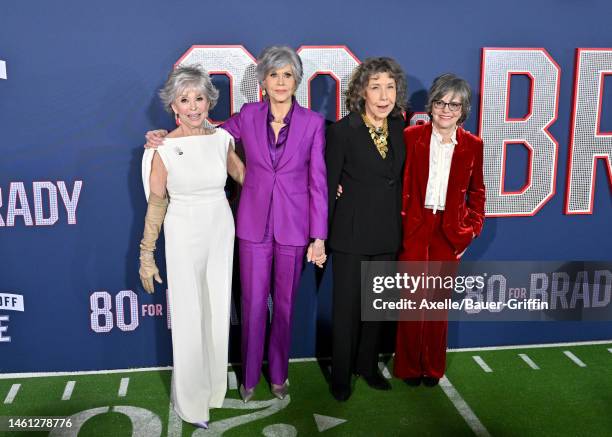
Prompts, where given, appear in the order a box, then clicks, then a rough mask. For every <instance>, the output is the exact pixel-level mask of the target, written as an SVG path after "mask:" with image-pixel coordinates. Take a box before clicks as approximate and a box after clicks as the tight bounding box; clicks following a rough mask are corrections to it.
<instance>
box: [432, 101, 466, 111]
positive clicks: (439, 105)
mask: <svg viewBox="0 0 612 437" xmlns="http://www.w3.org/2000/svg"><path fill="white" fill-rule="evenodd" d="M432 106H433V107H434V108H436V109H439V110H442V111H443V110H444V108H448V110H449V111H450V112H458V111H461V108H463V103H457V102H445V101H444V100H442V99H439V100H434V101H433V102H432ZM453 106H457V108H456V109H453Z"/></svg>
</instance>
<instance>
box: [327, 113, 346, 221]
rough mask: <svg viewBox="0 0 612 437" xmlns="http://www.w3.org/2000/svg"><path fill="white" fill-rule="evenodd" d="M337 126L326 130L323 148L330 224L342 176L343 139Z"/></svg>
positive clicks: (334, 125) (333, 125)
mask: <svg viewBox="0 0 612 437" xmlns="http://www.w3.org/2000/svg"><path fill="white" fill-rule="evenodd" d="M338 127H339V126H338V124H332V125H331V126H329V127H328V128H327V133H326V138H325V142H326V146H325V164H326V166H327V197H328V199H329V206H328V212H327V213H328V218H329V224H330V229H331V222H332V219H333V217H334V208H335V206H336V191H337V187H338V184H339V183H340V177H341V176H342V168H343V166H344V139H343V138H342V135H341V134H340V132H338Z"/></svg>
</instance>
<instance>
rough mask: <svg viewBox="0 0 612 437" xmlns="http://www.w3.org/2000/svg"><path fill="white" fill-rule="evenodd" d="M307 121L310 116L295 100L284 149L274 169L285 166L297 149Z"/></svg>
mask: <svg viewBox="0 0 612 437" xmlns="http://www.w3.org/2000/svg"><path fill="white" fill-rule="evenodd" d="M309 123H310V117H309V113H308V110H306V109H304V108H302V107H301V106H300V105H299V104H298V102H297V101H296V102H295V106H294V108H293V114H292V115H291V123H290V125H289V134H288V135H287V142H286V143H285V150H284V151H283V154H282V155H281V157H280V159H279V161H278V163H277V164H276V170H280V169H281V168H282V167H283V166H285V164H287V162H289V160H290V159H291V157H292V156H293V155H294V154H295V153H296V152H297V151H298V150H299V148H300V147H299V146H300V144H301V143H302V139H303V138H304V133H305V131H306V127H307V126H308V124H309ZM268 155H269V154H268Z"/></svg>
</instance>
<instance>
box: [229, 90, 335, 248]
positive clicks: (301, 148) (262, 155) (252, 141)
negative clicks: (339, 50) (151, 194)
mask: <svg viewBox="0 0 612 437" xmlns="http://www.w3.org/2000/svg"><path fill="white" fill-rule="evenodd" d="M267 116H268V103H267V102H257V103H247V104H245V105H244V106H243V107H242V108H241V109H240V112H239V113H238V114H236V115H234V116H233V117H231V118H230V119H229V120H227V121H226V122H225V123H223V125H222V126H221V127H222V128H223V129H225V130H227V131H228V132H229V133H230V134H231V135H232V136H233V137H234V139H235V140H236V141H237V142H242V145H243V147H244V151H245V154H246V168H247V170H246V176H245V179H244V186H243V189H242V193H241V195H240V204H239V205H238V218H237V219H236V222H237V225H236V235H237V236H238V238H241V239H243V240H247V241H252V242H260V241H262V240H263V238H264V232H265V230H266V219H267V218H268V212H270V214H273V218H274V239H275V241H277V242H278V243H280V244H285V245H290V246H305V245H307V244H308V243H309V242H310V239H311V238H320V239H322V240H325V239H327V171H326V168H325V120H324V118H323V117H322V116H321V115H320V114H318V113H316V112H314V111H311V110H309V109H305V108H303V107H301V106H300V105H298V104H297V102H296V105H295V108H294V110H293V115H292V118H291V124H290V126H289V135H288V137H287V143H286V144H285V150H284V152H283V154H282V156H281V157H280V158H279V161H278V163H277V164H276V168H274V167H273V166H272V159H271V158H270V151H269V149H268V133H267V132H268V131H267V125H266V123H267Z"/></svg>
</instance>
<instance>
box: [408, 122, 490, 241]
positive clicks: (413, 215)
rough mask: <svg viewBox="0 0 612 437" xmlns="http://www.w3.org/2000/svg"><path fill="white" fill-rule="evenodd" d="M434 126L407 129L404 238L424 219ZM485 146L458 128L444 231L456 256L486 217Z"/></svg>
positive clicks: (426, 125)
mask: <svg viewBox="0 0 612 437" xmlns="http://www.w3.org/2000/svg"><path fill="white" fill-rule="evenodd" d="M431 131H432V126H431V123H428V124H424V125H419V126H410V127H408V128H406V129H405V130H404V143H405V145H406V166H405V169H404V181H403V183H404V186H403V191H402V218H403V231H404V232H403V234H404V236H403V239H404V243H405V242H406V240H407V238H408V237H410V235H412V233H413V232H414V231H415V230H416V229H417V228H418V227H419V226H420V224H421V222H422V220H423V210H424V208H425V207H424V205H425V191H426V189H427V180H428V179H429V144H430V141H431ZM482 155H483V143H482V140H481V139H480V138H478V137H477V136H476V135H472V134H471V133H469V132H467V131H465V130H464V129H462V128H457V144H456V145H455V150H454V151H453V158H452V161H451V168H450V174H449V177H448V189H447V191H446V205H445V210H444V218H443V221H442V229H443V231H444V234H445V235H446V237H447V238H448V240H449V241H450V242H451V243H452V244H453V246H454V247H455V250H456V251H457V253H460V252H463V250H464V249H465V248H466V247H467V246H468V245H469V244H470V243H471V241H472V239H473V236H474V235H479V234H480V231H481V230H482V225H483V222H484V216H485V209H484V207H485V186H484V180H483V174H482Z"/></svg>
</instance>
